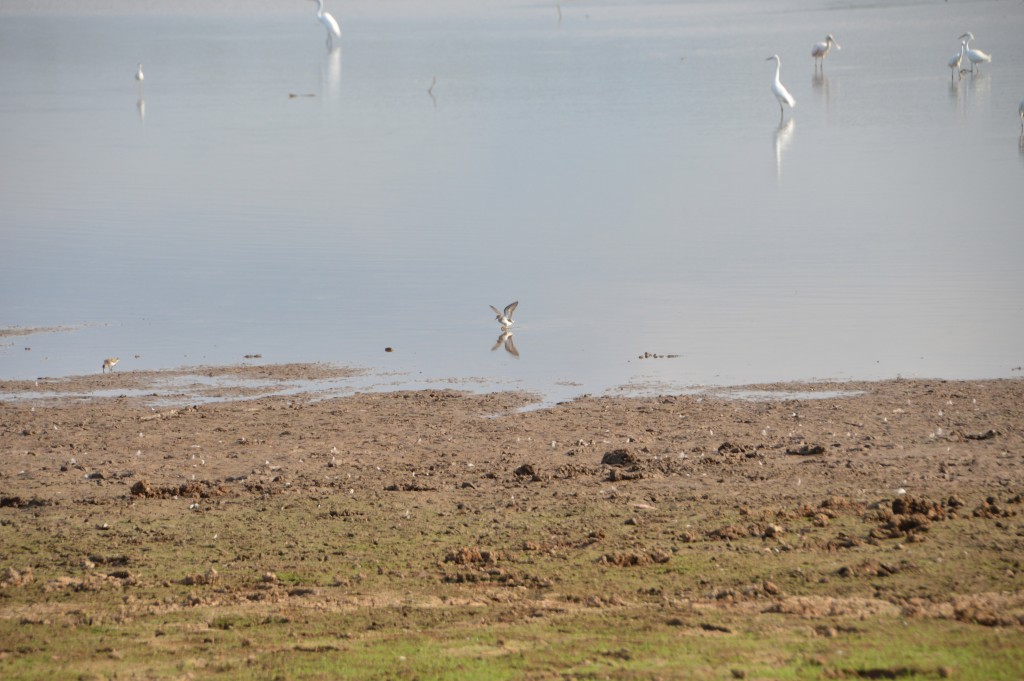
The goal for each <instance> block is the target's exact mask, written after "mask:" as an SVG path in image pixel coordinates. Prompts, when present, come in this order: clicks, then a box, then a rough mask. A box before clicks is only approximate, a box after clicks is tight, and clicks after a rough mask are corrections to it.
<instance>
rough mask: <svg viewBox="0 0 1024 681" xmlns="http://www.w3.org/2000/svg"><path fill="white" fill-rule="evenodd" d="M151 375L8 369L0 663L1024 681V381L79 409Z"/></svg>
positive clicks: (426, 395) (293, 674)
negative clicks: (47, 374)
mask: <svg viewBox="0 0 1024 681" xmlns="http://www.w3.org/2000/svg"><path fill="white" fill-rule="evenodd" d="M318 367H319V368H318ZM219 371H222V372H224V373H231V370H230V369H221V370H219ZM245 371H259V372H262V375H261V378H263V379H267V380H281V381H290V380H295V379H301V380H310V379H315V378H316V377H317V372H319V371H326V372H331V371H335V370H333V369H330V368H329V367H322V366H321V365H311V366H305V365H298V366H296V365H290V366H287V367H282V368H281V369H280V372H279V375H277V373H276V372H277V371H278V370H276V369H275V368H273V367H260V368H259V369H258V370H257V369H252V368H249V369H245ZM160 373H161V372H156V374H157V375H133V374H132V373H131V372H122V373H117V372H115V373H114V374H113V375H111V374H107V375H103V376H91V377H82V378H72V379H64V380H61V381H54V382H46V383H47V385H43V386H40V384H39V383H37V382H7V383H3V384H0V392H3V393H4V394H5V396H7V397H8V398H9V399H5V400H4V401H2V402H0V547H2V550H0V676H3V677H4V678H58V677H65V678H113V677H114V676H117V677H119V678H126V677H127V678H322V677H325V676H330V677H335V678H346V677H348V678H698V679H704V678H706V679H725V678H749V679H760V678H764V679H770V678H808V679H810V678H908V679H913V678H925V679H932V678H957V679H973V678H977V679H1000V678H1006V679H1016V678H1021V677H1022V676H1024V652H1022V651H1024V592H1022V586H1024V565H1022V562H1024V516H1022V511H1024V428H1022V424H1024V381H1021V380H995V381H966V382H957V381H938V380H935V381H919V380H894V381H885V382H872V383H838V384H834V383H828V384H813V385H807V384H801V385H797V386H794V385H767V386H753V387H750V388H749V391H748V394H756V395H758V399H756V400H754V399H736V398H735V397H733V396H730V394H729V393H722V392H708V393H697V394H692V395H684V396H659V397H642V398H624V397H583V398H580V399H578V400H574V401H572V402H567V403H563V404H558V405H553V406H550V407H542V408H531V407H535V406H536V403H535V398H534V397H533V396H530V395H525V394H517V393H492V394H471V393H466V392H460V391H457V390H450V391H449V390H432V391H395V392H382V393H367V394H355V395H351V396H346V397H332V396H324V395H322V394H318V393H316V392H315V391H314V392H309V393H302V394H294V393H290V394H287V395H275V396H259V397H255V398H253V397H252V396H251V394H250V393H248V392H247V389H245V388H243V389H240V390H239V392H238V394H236V395H224V394H223V393H218V394H220V395H222V396H226V397H229V398H232V399H224V400H223V401H218V402H207V403H203V404H187V403H182V404H169V403H168V401H167V400H166V398H163V397H162V398H161V399H160V400H159V401H156V400H153V399H148V398H147V397H146V396H145V395H143V396H132V397H89V396H82V395H84V394H86V393H89V392H91V391H96V390H99V389H104V390H106V389H113V390H115V391H116V390H117V389H118V387H119V386H120V387H121V388H124V389H125V390H127V389H129V388H130V389H132V390H145V387H146V385H148V384H150V383H152V382H154V381H157V380H164V379H166V378H167V376H160V375H158V374H160ZM217 390H218V391H224V390H225V388H224V387H223V386H218V387H217ZM773 393H775V394H778V395H779V398H778V399H771V397H770V396H771V394H773ZM737 394H744V393H743V392H742V391H741V392H739V393H737ZM816 394H820V395H822V396H823V397H821V398H817V397H815V395H816ZM766 396H767V397H766Z"/></svg>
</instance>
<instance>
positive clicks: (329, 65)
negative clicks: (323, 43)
mask: <svg viewBox="0 0 1024 681" xmlns="http://www.w3.org/2000/svg"><path fill="white" fill-rule="evenodd" d="M321 77H322V80H323V90H322V91H323V93H324V96H325V97H327V98H329V99H337V98H338V97H339V96H340V95H341V45H335V46H333V47H331V48H329V49H328V51H327V60H326V62H325V63H324V64H323V66H322V67H321Z"/></svg>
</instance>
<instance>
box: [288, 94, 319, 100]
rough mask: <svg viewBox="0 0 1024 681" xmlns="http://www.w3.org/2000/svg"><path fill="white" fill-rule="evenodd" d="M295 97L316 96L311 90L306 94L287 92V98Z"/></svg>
mask: <svg viewBox="0 0 1024 681" xmlns="http://www.w3.org/2000/svg"><path fill="white" fill-rule="evenodd" d="M295 97H316V95H315V94H313V93H312V92H310V93H308V94H296V93H294V92H289V93H288V98H289V99H294V98H295Z"/></svg>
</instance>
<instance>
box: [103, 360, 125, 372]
mask: <svg viewBox="0 0 1024 681" xmlns="http://www.w3.org/2000/svg"><path fill="white" fill-rule="evenodd" d="M120 361H121V358H120V357H107V358H106V359H105V360H103V368H102V371H103V373H106V372H107V369H110V370H111V371H113V370H114V365H115V364H117V363H118V362H120Z"/></svg>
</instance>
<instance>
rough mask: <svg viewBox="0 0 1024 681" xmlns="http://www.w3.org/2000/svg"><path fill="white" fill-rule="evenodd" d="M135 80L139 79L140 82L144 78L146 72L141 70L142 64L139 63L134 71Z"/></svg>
mask: <svg viewBox="0 0 1024 681" xmlns="http://www.w3.org/2000/svg"><path fill="white" fill-rule="evenodd" d="M135 80H137V81H139V82H140V83H141V82H142V81H144V80H146V74H144V73H143V72H142V64H139V68H138V69H136V71H135Z"/></svg>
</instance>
